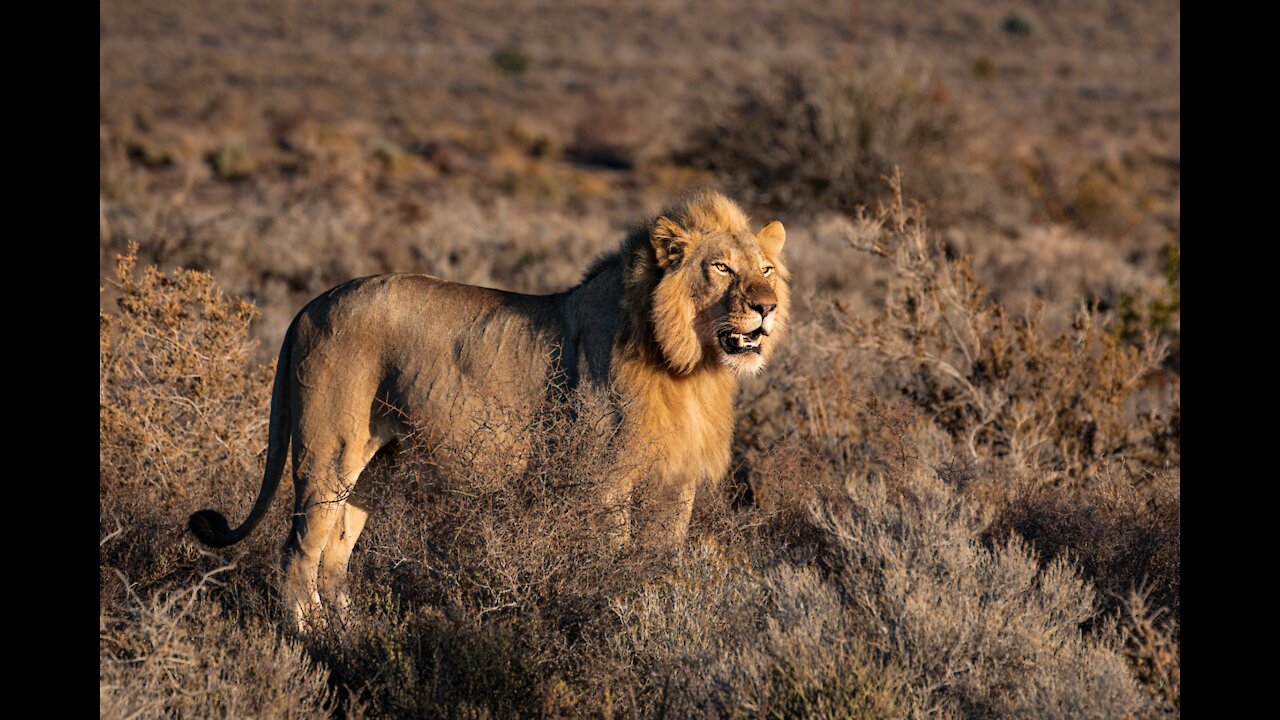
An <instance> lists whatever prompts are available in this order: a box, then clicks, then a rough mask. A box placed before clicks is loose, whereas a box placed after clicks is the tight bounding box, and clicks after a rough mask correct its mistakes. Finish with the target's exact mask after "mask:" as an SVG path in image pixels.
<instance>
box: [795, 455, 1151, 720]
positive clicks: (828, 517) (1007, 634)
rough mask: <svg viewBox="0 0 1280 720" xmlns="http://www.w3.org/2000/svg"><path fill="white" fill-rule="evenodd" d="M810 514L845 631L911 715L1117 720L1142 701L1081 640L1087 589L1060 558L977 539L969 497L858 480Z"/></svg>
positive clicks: (939, 488)
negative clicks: (885, 664) (897, 681)
mask: <svg viewBox="0 0 1280 720" xmlns="http://www.w3.org/2000/svg"><path fill="white" fill-rule="evenodd" d="M850 499H851V505H850V507H848V508H847V509H843V508H837V507H832V506H815V507H814V508H813V511H812V512H813V519H814V522H815V523H816V524H817V525H818V527H820V528H822V529H823V530H824V531H825V532H826V533H827V537H828V539H829V541H830V542H829V548H830V549H829V554H828V556H827V558H826V559H825V561H824V564H826V565H827V566H828V567H829V568H830V572H831V574H832V579H833V582H834V583H835V585H836V587H838V588H839V590H840V594H841V597H842V599H843V602H844V604H845V607H846V608H847V609H848V611H849V612H850V613H851V616H852V620H851V624H852V626H853V627H855V628H857V629H858V631H859V633H860V637H861V639H862V640H863V642H866V643H868V644H869V645H870V647H871V648H873V649H874V650H875V652H876V655H877V656H878V657H886V658H890V659H892V660H893V662H894V663H895V664H896V665H897V666H898V667H899V668H901V671H902V672H903V673H905V675H906V678H907V683H906V684H907V687H908V688H909V690H908V692H909V696H910V697H911V698H912V699H913V701H914V706H915V707H916V708H918V709H919V710H918V711H917V712H913V713H912V714H913V715H917V714H918V715H920V716H924V715H930V714H934V713H941V714H944V715H956V716H960V717H1039V718H1051V717H1062V718H1080V717H1097V718H1114V717H1123V716H1125V715H1126V714H1128V713H1132V712H1134V711H1136V710H1137V709H1139V708H1140V707H1141V705H1142V700H1143V698H1142V696H1141V694H1140V693H1139V692H1138V689H1137V686H1136V683H1135V682H1134V679H1133V677H1132V676H1131V675H1130V674H1129V671H1128V668H1127V667H1126V665H1125V662H1124V658H1123V656H1122V655H1121V654H1120V652H1119V651H1118V649H1117V648H1116V647H1115V645H1116V644H1117V643H1115V642H1114V641H1113V640H1110V639H1107V638H1102V637H1091V636H1086V635H1084V634H1082V632H1081V629H1080V627H1081V625H1082V623H1084V622H1086V621H1087V620H1089V619H1090V618H1092V617H1093V615H1094V612H1095V610H1094V603H1093V592H1092V590H1091V588H1090V586H1089V584H1088V583H1087V582H1085V581H1084V580H1082V579H1081V578H1080V577H1079V576H1078V575H1077V573H1076V571H1075V570H1074V569H1073V568H1072V566H1071V565H1070V564H1069V562H1068V561H1067V560H1066V559H1059V560H1057V561H1055V562H1052V563H1050V564H1049V565H1048V566H1047V567H1045V568H1043V569H1041V568H1040V567H1039V564H1038V563H1037V558H1036V556H1035V554H1034V553H1033V552H1032V551H1031V550H1030V549H1029V547H1028V546H1027V545H1026V544H1025V543H1023V542H1022V541H1020V540H1018V539H1016V538H1013V539H1010V540H1009V541H1008V542H1007V543H1006V544H1004V545H1000V546H997V547H994V548H990V549H989V548H987V547H985V546H984V545H983V544H982V542H981V541H980V538H979V533H980V530H981V528H982V525H983V522H982V517H981V513H980V512H979V510H978V508H976V507H975V506H974V505H973V503H972V502H971V501H969V500H966V499H965V498H963V497H962V496H960V495H958V494H957V493H956V492H955V491H953V490H951V489H950V488H949V487H947V486H946V485H945V484H944V483H943V482H942V481H941V480H940V479H939V478H937V477H936V476H935V475H934V474H933V473H930V472H921V471H919V470H916V471H915V472H913V473H911V474H909V475H906V476H900V477H899V478H898V487H897V489H895V488H893V487H892V486H891V484H890V483H888V482H886V481H882V480H871V481H867V482H856V483H854V484H853V486H852V488H851V490H850Z"/></svg>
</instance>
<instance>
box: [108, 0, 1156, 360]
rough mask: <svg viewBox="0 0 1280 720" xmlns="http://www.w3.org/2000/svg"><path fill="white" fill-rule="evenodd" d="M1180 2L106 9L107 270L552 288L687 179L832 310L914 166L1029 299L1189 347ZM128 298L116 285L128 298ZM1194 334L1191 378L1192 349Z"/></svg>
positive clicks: (950, 217)
mask: <svg viewBox="0 0 1280 720" xmlns="http://www.w3.org/2000/svg"><path fill="white" fill-rule="evenodd" d="M1179 22H1180V13H1179V8H1178V5H1177V3H1174V2H1169V1H1167V0H1164V1H1155V0H1144V1H1141V2H1123V3H1116V2H1103V1H1101V0H1098V1H1093V0H1070V1H1063V2H1054V1H1052V0H1042V1H1037V2H979V1H977V0H957V1H954V2H945V3H939V2H931V1H924V0H921V1H915V0H905V1H904V0H898V1H894V2H887V1H886V2H868V1H866V0H845V1H842V2H831V1H824V0H802V1H799V2H797V1H795V0H734V1H732V2H730V1H728V0H702V1H697V2H695V1H692V0H690V1H687V2H682V1H677V0H659V1H657V2H646V3H612V2H602V1H601V2H592V1H586V2H573V1H565V2H542V1H537V0H531V1H527V2H516V3H509V2H490V1H489V0H468V1H467V2H452V1H451V0H444V1H442V2H431V3H416V2H408V1H407V0H382V1H379V2H330V1H328V0H317V1H315V2H305V3H304V2H293V1H287V0H282V1H280V2H271V3H263V2H250V1H248V0H227V1H226V2H219V3H205V2H183V1H170V0H163V1H162V0H156V1H150V0H135V1H131V2H117V1H116V0H104V2H102V4H101V20H100V23H101V28H100V38H101V45H100V57H101V65H100V71H99V72H100V76H99V77H100V107H101V110H100V144H99V147H100V160H99V168H100V180H101V182H100V188H101V215H102V223H101V239H100V253H101V260H102V261H103V266H102V267H103V268H104V273H106V272H107V269H109V267H110V262H109V260H110V259H111V257H113V256H114V254H115V253H117V252H120V251H122V250H124V249H125V248H126V247H127V244H128V243H129V242H137V243H138V244H139V245H140V246H141V256H142V260H143V261H144V262H148V261H154V262H157V263H160V264H161V265H162V266H165V267H173V266H179V265H181V266H186V267H194V268H202V269H207V270H209V271H210V272H212V273H213V275H214V276H215V278H216V279H217V280H218V282H219V284H220V285H221V286H222V287H223V288H224V289H226V290H229V291H231V292H234V293H237V294H240V295H242V296H244V297H247V298H249V299H251V300H253V301H254V302H255V303H256V304H257V305H258V307H259V309H260V310H262V311H263V313H264V321H263V322H261V323H259V324H257V326H256V327H255V330H254V332H255V333H256V334H257V336H258V337H259V338H260V339H261V340H262V341H263V342H262V345H261V347H260V351H261V354H262V358H263V359H265V358H267V357H270V356H272V355H274V352H275V349H276V348H277V347H278V344H279V341H280V339H281V337H282V336H283V332H284V329H285V328H286V327H287V324H288V322H289V320H290V318H291V317H292V315H293V313H294V312H296V310H297V309H298V308H299V307H301V305H302V304H303V303H305V302H306V300H308V299H309V298H311V297H312V296H314V295H315V294H316V293H318V292H319V291H321V290H324V289H326V288H328V287H330V286H332V285H334V284H336V283H338V282H341V281H343V280H346V279H348V278H351V277H355V276H359V275H366V274H372V273H379V272H387V271H415V272H427V273H431V274H435V275H439V276H441V277H444V278H447V279H451V280H456V281H460V282H467V283H478V284H483V285H491V286H498V287H503V288H507V289H512V290H518V291H524V292H552V291H557V290H561V289H564V288H566V287H568V286H570V285H572V284H573V283H575V282H576V280H577V277H578V274H579V273H580V272H581V271H582V268H583V267H584V266H585V263H586V262H587V260H588V259H589V258H590V257H591V256H592V255H593V254H594V253H597V252H600V251H601V250H603V249H606V248H609V247H611V246H612V245H613V244H615V243H616V242H617V241H618V239H619V238H620V236H621V234H622V233H623V232H624V231H625V229H626V228H627V227H628V226H629V225H630V224H632V223H635V222H638V221H640V220H642V219H643V218H644V217H645V216H647V215H650V214H652V213H655V212H657V211H659V209H660V208H661V207H662V206H663V205H664V204H665V203H668V202H670V201H671V200H672V199H673V198H674V197H675V196H676V195H677V194H678V193H679V192H680V191H682V190H684V189H686V188H688V187H690V186H692V185H694V184H700V183H702V184H712V185H715V186H718V187H720V188H722V189H723V190H725V191H726V192H729V193H730V194H731V195H732V196H733V197H735V198H738V199H739V200H740V201H741V202H742V203H743V204H744V205H745V206H746V207H747V208H748V211H749V212H751V213H752V214H753V216H754V217H755V218H756V219H757V220H758V221H759V222H760V223H761V224H763V223H764V222H767V221H769V220H770V219H775V218H776V219H781V220H783V221H784V223H785V224H786V225H787V228H788V230H789V233H790V234H789V239H790V242H789V243H788V251H789V253H790V255H791V263H792V265H793V268H794V270H795V271H796V272H797V282H796V285H797V288H798V289H799V290H800V291H801V293H804V292H806V291H809V292H821V291H832V290H847V291H849V294H850V296H851V297H850V301H858V300H860V299H861V294H860V291H859V283H863V282H866V281H868V280H869V278H868V277H867V275H866V273H868V272H872V271H870V270H866V269H865V268H863V267H862V266H863V265H865V264H866V262H867V261H866V259H865V258H861V257H857V256H850V255H849V254H848V253H847V252H845V250H844V249H843V248H844V247H845V245H846V243H845V240H844V239H843V237H842V233H841V231H840V219H841V218H842V217H847V216H848V215H849V214H850V213H851V212H852V211H853V210H854V208H855V207H857V206H858V205H863V204H867V205H871V204H874V203H875V202H876V201H877V200H878V199H880V198H882V197H883V196H884V195H885V193H886V192H887V188H888V186H887V184H886V183H885V182H884V181H883V179H882V177H883V176H885V175H888V174H892V170H893V167H894V166H897V167H899V168H901V171H902V174H903V182H904V186H905V192H906V194H907V196H908V198H909V199H914V200H917V201H919V202H921V203H923V205H924V208H925V214H926V216H927V218H928V221H929V223H930V226H931V228H932V229H933V231H934V232H937V233H940V234H941V235H942V237H943V238H944V239H945V242H946V243H947V246H948V248H949V249H950V251H954V252H955V253H956V254H962V253H969V254H972V255H973V256H974V259H975V267H976V270H977V272H978V274H979V278H980V280H981V281H982V282H983V283H984V284H986V285H987V286H988V287H989V288H990V289H991V290H992V291H993V292H994V293H995V294H996V296H997V298H998V299H999V300H1000V301H1001V302H1003V303H1004V304H1006V305H1008V306H1009V307H1012V308H1016V309H1023V308H1024V307H1025V306H1026V304H1027V302H1028V301H1029V300H1031V299H1033V298H1035V299H1040V300H1041V301H1044V302H1045V303H1047V305H1048V306H1049V314H1050V315H1051V316H1059V317H1065V314H1062V313H1058V312H1057V311H1056V310H1055V308H1060V309H1063V310H1064V312H1065V311H1069V310H1070V309H1072V308H1074V306H1076V305H1077V304H1078V303H1079V302H1080V301H1081V299H1082V298H1083V299H1085V300H1086V301H1088V302H1095V303H1097V304H1098V305H1099V306H1101V307H1102V308H1103V309H1113V310H1118V311H1122V312H1124V313H1128V314H1129V315H1131V316H1133V317H1132V319H1131V321H1132V322H1133V323H1137V324H1148V325H1150V324H1154V325H1155V326H1157V329H1158V330H1159V331H1160V332H1162V333H1166V334H1168V335H1170V336H1171V337H1174V338H1175V340H1176V334H1177V327H1176V323H1177V318H1176V316H1175V315H1176V314H1175V313H1170V312H1167V311H1160V308H1159V307H1158V308H1156V310H1157V312H1156V313H1155V315H1157V317H1154V318H1151V317H1138V316H1149V315H1151V314H1152V313H1151V310H1152V308H1151V306H1152V303H1153V302H1154V303H1156V304H1157V305H1160V304H1161V303H1163V305H1168V304H1169V303H1170V302H1171V297H1170V295H1169V292H1170V286H1171V282H1172V283H1175V284H1176V279H1172V274H1173V273H1176V262H1177V261H1176V256H1177V248H1178V245H1179V217H1180V210H1179V208H1180V187H1179V185H1180V183H1179V177H1180V149H1179V141H1180V97H1179V73H1180V65H1179V54H1180V49H1179ZM111 293H112V290H111V289H110V288H108V291H107V295H108V297H107V298H106V300H107V301H108V302H107V303H106V304H110V302H109V301H110V299H111V298H110V296H111ZM1177 357H1178V356H1177V352H1176V347H1175V351H1174V353H1173V354H1172V355H1171V360H1170V363H1171V364H1173V365H1174V366H1176V364H1177Z"/></svg>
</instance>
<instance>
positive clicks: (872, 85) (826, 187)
mask: <svg viewBox="0 0 1280 720" xmlns="http://www.w3.org/2000/svg"><path fill="white" fill-rule="evenodd" d="M938 82H939V81H938V80H937V79H936V78H935V77H933V76H932V73H930V72H928V71H918V70H910V69H906V68H904V67H898V66H894V67H889V68H876V69H872V70H868V71H865V72H861V73H851V72H849V71H848V70H845V69H842V68H838V67H837V68H833V69H830V70H826V71H823V72H816V71H814V70H812V69H810V67H809V66H797V67H783V68H778V69H775V70H774V71H773V72H772V73H771V74H769V75H767V76H765V77H764V78H761V79H757V80H753V81H752V82H751V83H749V84H744V85H741V86H739V88H738V93H737V98H736V100H734V101H733V102H732V103H731V104H730V106H729V107H727V108H723V109H721V110H720V111H719V112H717V113H714V115H713V116H714V117H715V118H717V119H716V120H714V121H712V122H711V124H709V125H707V126H705V127H703V128H702V129H701V130H700V131H699V132H698V133H696V135H695V144H696V145H697V147H698V151H697V153H696V157H697V162H698V163H700V164H703V165H705V166H707V167H708V168H709V169H711V170H713V171H716V172H718V173H720V174H721V175H722V176H723V177H725V178H726V179H727V180H728V181H729V182H730V183H731V184H732V185H733V191H734V193H735V194H736V195H739V196H741V197H743V198H744V199H746V200H748V201H749V202H752V203H758V204H763V205H770V206H773V207H777V208H785V209H787V211H789V212H796V211H799V210H802V209H818V208H826V209H834V210H839V211H843V212H853V210H854V209H855V208H856V207H857V206H859V205H863V204H866V203H869V202H871V201H872V200H874V199H875V198H876V197H878V195H879V189H880V188H882V187H883V183H882V182H881V177H882V176H884V175H886V174H888V173H890V172H891V171H892V170H893V167H894V165H895V164H896V165H901V166H903V167H906V168H907V169H908V171H909V176H910V177H912V178H917V179H927V180H928V182H930V183H933V184H934V185H935V186H938V185H939V184H940V183H942V182H945V180H946V178H947V177H949V175H948V170H949V169H948V168H946V167H945V166H944V165H943V163H944V162H946V161H947V159H948V158H952V157H954V156H955V155H956V150H957V148H958V146H959V145H960V144H961V142H962V138H963V135H964V131H963V128H962V123H961V119H960V115H959V112H958V110H957V108H956V107H955V105H954V104H953V103H950V102H948V101H947V99H946V96H945V95H942V94H939V93H938V92H936V89H937V87H939V85H938ZM913 189H914V190H916V191H918V192H923V193H925V194H927V195H928V196H930V197H936V196H941V195H943V194H944V192H943V190H942V188H941V187H927V188H926V187H920V188H913Z"/></svg>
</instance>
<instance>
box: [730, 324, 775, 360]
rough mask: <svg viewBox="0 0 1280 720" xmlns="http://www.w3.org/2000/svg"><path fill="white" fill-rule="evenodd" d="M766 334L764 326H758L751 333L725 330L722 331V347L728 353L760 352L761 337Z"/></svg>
mask: <svg viewBox="0 0 1280 720" xmlns="http://www.w3.org/2000/svg"><path fill="white" fill-rule="evenodd" d="M765 334H766V333H765V331H764V328H763V327H758V328H756V329H755V330H752V331H751V332H749V333H736V332H730V331H725V332H722V333H720V348H721V349H722V350H724V351H725V353H726V354H728V355H738V354H740V353H748V352H753V353H759V352H760V339H761V338H762V337H763V336H764V335H765Z"/></svg>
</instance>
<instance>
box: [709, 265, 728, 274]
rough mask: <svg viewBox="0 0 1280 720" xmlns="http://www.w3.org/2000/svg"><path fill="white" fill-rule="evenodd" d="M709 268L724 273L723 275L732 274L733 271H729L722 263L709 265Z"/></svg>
mask: <svg viewBox="0 0 1280 720" xmlns="http://www.w3.org/2000/svg"><path fill="white" fill-rule="evenodd" d="M711 267H713V268H715V269H716V271H717V272H721V273H724V274H725V275H728V274H729V273H731V272H733V270H731V269H730V268H729V266H728V265H725V264H724V263H711Z"/></svg>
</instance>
